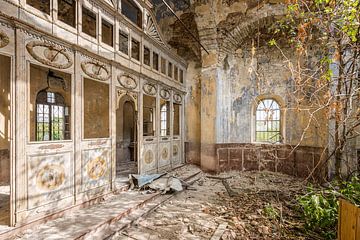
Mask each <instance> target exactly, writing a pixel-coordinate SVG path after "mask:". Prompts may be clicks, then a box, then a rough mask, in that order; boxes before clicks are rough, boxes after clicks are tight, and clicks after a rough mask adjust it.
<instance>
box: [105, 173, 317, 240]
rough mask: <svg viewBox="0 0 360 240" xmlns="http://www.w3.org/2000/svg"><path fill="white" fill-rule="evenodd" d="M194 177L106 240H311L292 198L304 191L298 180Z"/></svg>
mask: <svg viewBox="0 0 360 240" xmlns="http://www.w3.org/2000/svg"><path fill="white" fill-rule="evenodd" d="M187 168H194V166H188V167H187ZM187 168H182V169H181V171H188V170H189V169H187ZM196 178H198V180H197V181H195V182H194V183H193V184H192V185H191V186H190V187H189V189H188V190H186V191H183V192H180V193H178V194H175V195H174V197H172V198H171V199H170V200H168V201H166V202H164V203H163V204H161V205H159V207H158V208H157V209H155V210H154V211H152V212H151V213H149V214H147V216H146V217H143V218H142V219H139V220H138V221H136V222H135V224H133V225H132V226H131V227H129V228H127V229H125V230H122V231H120V232H117V233H116V234H114V235H113V236H112V237H111V238H110V239H112V240H115V239H138V240H142V239H144V240H145V239H172V240H175V239H212V240H215V239H224V240H225V239H244V240H245V239H297V240H301V239H313V238H311V237H307V236H306V235H305V234H304V230H303V229H304V223H303V222H302V220H301V218H300V213H299V211H298V210H297V208H296V196H297V195H299V194H301V193H304V192H305V188H306V186H305V183H303V181H302V180H301V179H297V178H294V177H291V176H288V175H284V174H280V173H272V172H235V171H234V172H228V173H222V174H220V175H216V176H210V175H207V174H205V173H201V174H199V175H198V176H197V177H196Z"/></svg>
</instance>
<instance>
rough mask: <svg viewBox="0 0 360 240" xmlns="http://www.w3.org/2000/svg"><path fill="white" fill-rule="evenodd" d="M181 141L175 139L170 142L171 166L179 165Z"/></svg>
mask: <svg viewBox="0 0 360 240" xmlns="http://www.w3.org/2000/svg"><path fill="white" fill-rule="evenodd" d="M181 151H182V150H181V142H180V141H178V140H176V141H173V143H172V166H173V167H177V166H179V165H181Z"/></svg>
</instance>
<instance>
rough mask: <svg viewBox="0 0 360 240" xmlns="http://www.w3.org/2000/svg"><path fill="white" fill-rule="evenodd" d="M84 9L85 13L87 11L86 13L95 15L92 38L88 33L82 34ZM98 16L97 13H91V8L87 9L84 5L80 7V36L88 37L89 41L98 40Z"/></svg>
mask: <svg viewBox="0 0 360 240" xmlns="http://www.w3.org/2000/svg"><path fill="white" fill-rule="evenodd" d="M84 9H86V11H88V12H90V13H92V14H94V15H95V36H92V35H90V34H89V33H87V32H84V21H83V20H84V17H83V16H84ZM98 15H99V14H98V13H97V12H95V11H93V10H92V9H91V7H89V6H86V5H85V4H84V3H83V4H82V5H81V33H82V34H85V36H87V37H90V39H96V40H97V39H98V34H99V33H98V32H99V30H98V21H99V16H98Z"/></svg>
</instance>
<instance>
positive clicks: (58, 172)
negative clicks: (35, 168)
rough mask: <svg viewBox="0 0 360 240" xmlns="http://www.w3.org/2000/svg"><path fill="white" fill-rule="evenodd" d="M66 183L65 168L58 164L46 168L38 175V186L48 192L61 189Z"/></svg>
mask: <svg viewBox="0 0 360 240" xmlns="http://www.w3.org/2000/svg"><path fill="white" fill-rule="evenodd" d="M64 181H65V170H64V167H63V166H61V165H57V164H51V165H46V166H44V167H43V168H41V169H40V171H39V172H38V174H37V175H36V186H37V187H39V188H40V189H43V190H47V191H49V190H55V189H57V188H59V187H60V186H61V185H62V184H63V183H64Z"/></svg>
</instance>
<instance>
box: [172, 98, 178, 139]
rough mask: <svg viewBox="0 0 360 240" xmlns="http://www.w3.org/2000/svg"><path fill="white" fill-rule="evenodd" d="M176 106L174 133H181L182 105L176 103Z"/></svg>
mask: <svg viewBox="0 0 360 240" xmlns="http://www.w3.org/2000/svg"><path fill="white" fill-rule="evenodd" d="M173 107H174V126H173V128H174V135H175V136H176V135H180V105H179V104H175V103H174V105H173Z"/></svg>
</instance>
